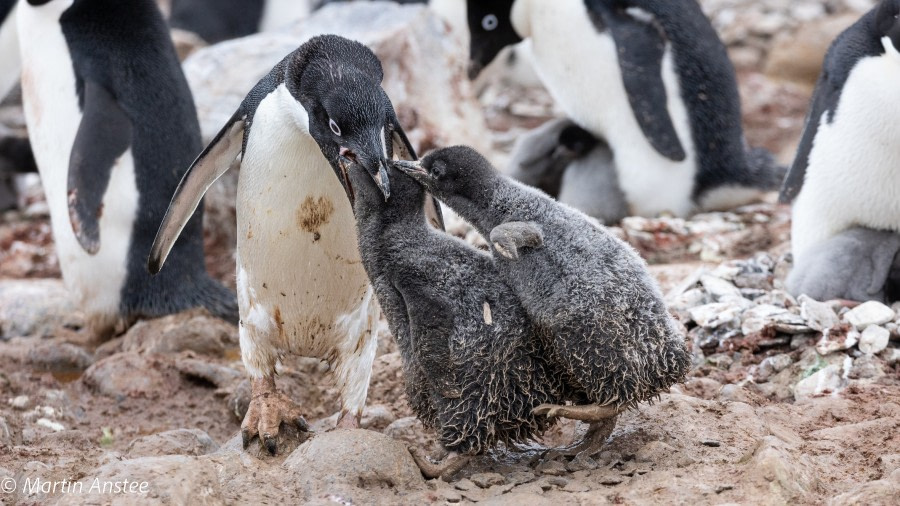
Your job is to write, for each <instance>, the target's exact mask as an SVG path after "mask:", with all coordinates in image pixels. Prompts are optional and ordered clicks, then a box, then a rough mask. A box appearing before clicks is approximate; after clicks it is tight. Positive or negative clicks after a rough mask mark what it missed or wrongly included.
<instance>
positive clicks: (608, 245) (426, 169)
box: [402, 146, 691, 455]
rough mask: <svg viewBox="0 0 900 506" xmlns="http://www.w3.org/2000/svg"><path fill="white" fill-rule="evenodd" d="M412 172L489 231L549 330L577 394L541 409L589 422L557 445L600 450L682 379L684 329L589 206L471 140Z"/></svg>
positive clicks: (502, 268)
mask: <svg viewBox="0 0 900 506" xmlns="http://www.w3.org/2000/svg"><path fill="white" fill-rule="evenodd" d="M402 166H403V167H406V169H405V170H406V172H407V173H408V174H410V175H412V176H413V177H414V178H416V179H417V180H418V181H419V182H420V183H422V184H423V186H425V189H426V190H428V191H429V192H431V193H432V194H434V195H435V196H436V197H437V198H439V199H440V200H441V201H442V202H444V203H445V204H447V205H448V206H449V207H451V208H452V209H453V210H454V211H456V212H457V213H458V214H459V215H460V216H462V217H463V218H464V219H466V220H467V221H469V222H470V223H472V225H473V226H475V228H476V229H478V231H479V232H480V233H481V234H482V235H483V236H485V237H490V243H491V244H492V251H493V253H494V259H495V260H496V267H497V271H498V273H499V275H500V279H502V280H503V281H505V282H506V283H507V284H508V285H509V286H510V287H511V288H512V289H513V291H515V293H516V294H517V295H518V297H519V299H520V300H521V301H522V305H523V306H524V307H525V310H526V311H527V312H528V315H529V317H531V319H532V320H533V321H534V322H535V324H537V325H538V326H539V327H540V328H541V329H542V330H544V331H546V332H547V334H546V335H548V342H547V345H548V348H549V350H550V356H549V358H550V360H551V361H552V362H553V363H554V364H556V365H558V366H559V367H560V368H561V369H562V371H563V372H564V381H565V382H566V384H567V385H568V386H569V387H570V388H573V389H576V390H577V391H578V392H579V394H580V396H581V399H580V400H579V401H578V402H576V403H575V405H574V406H559V405H549V406H541V407H540V408H539V409H537V410H536V413H538V414H546V415H547V416H551V417H553V416H564V417H568V418H574V419H577V420H582V421H588V422H591V426H590V429H589V430H588V433H587V434H586V435H585V438H584V440H583V441H581V442H579V443H577V444H575V445H574V446H573V447H571V448H568V449H565V450H562V451H559V452H557V454H563V455H575V454H578V453H581V452H586V453H587V455H590V454H593V453H595V452H596V451H597V450H598V449H599V448H600V446H602V444H603V442H604V441H605V440H606V438H607V437H608V436H609V434H610V433H611V432H612V429H613V427H614V423H615V418H616V416H617V414H618V413H619V412H620V411H621V410H624V409H627V408H631V407H634V406H635V405H637V404H638V403H639V402H642V401H647V400H650V399H652V398H653V397H655V396H657V395H659V393H660V392H662V391H664V390H666V389H668V388H669V387H670V386H671V385H673V384H675V383H677V382H679V381H681V380H682V379H683V378H684V376H685V374H686V373H687V372H688V369H689V367H690V364H691V356H690V353H689V352H688V350H687V348H686V347H685V344H684V338H683V336H681V334H680V333H679V332H678V330H677V329H676V326H675V324H674V321H673V319H672V317H671V316H670V315H669V313H668V311H667V309H666V306H665V303H664V302H663V298H662V294H661V293H660V291H659V287H658V286H657V285H656V282H655V281H654V280H653V278H652V277H651V276H650V274H649V272H648V270H647V266H646V264H645V263H644V261H643V260H641V258H640V257H639V256H638V255H637V253H636V252H635V251H634V250H633V249H632V248H631V247H630V246H628V245H627V244H625V243H624V242H622V241H620V240H618V239H616V238H615V237H613V236H612V235H610V234H609V233H607V232H606V231H605V229H603V228H602V227H598V226H596V225H594V224H592V223H591V222H590V219H589V218H587V217H586V216H585V215H584V214H582V213H580V212H578V211H575V210H574V209H571V208H568V207H566V206H563V205H560V204H558V203H557V202H554V201H553V200H552V199H551V198H549V197H547V196H546V195H544V194H543V193H541V192H539V191H536V190H534V189H532V188H529V187H527V186H525V185H522V184H520V183H517V182H514V181H512V180H510V179H509V178H506V177H504V176H502V175H500V174H499V173H497V172H496V170H495V169H494V168H493V167H492V166H491V165H490V163H488V161H487V160H485V159H484V158H483V157H482V156H481V155H479V154H478V153H477V152H475V151H474V150H472V149H471V148H468V147H463V146H459V147H453V148H446V149H442V150H438V151H435V152H433V153H431V154H429V155H428V156H427V157H425V158H424V159H423V160H422V162H421V163H415V164H403V165H402Z"/></svg>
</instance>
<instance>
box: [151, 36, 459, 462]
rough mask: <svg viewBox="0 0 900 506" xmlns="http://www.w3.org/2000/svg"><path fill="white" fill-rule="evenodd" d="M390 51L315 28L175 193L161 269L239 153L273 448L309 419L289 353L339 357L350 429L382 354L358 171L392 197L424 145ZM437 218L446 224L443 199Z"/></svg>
mask: <svg viewBox="0 0 900 506" xmlns="http://www.w3.org/2000/svg"><path fill="white" fill-rule="evenodd" d="M382 78H383V72H382V67H381V63H380V62H379V61H378V58H377V57H376V56H375V55H374V54H373V53H372V52H371V51H370V50H369V49H368V48H366V47H365V46H363V45H362V44H360V43H358V42H353V41H350V40H347V39H344V38H341V37H338V36H335V35H324V36H319V37H315V38H313V39H311V40H309V41H308V42H306V43H305V44H303V45H302V46H301V47H300V48H298V49H297V50H296V51H294V52H293V53H291V54H290V55H288V56H287V57H286V58H284V59H283V60H282V61H281V62H280V63H278V64H277V65H276V66H275V67H274V68H273V69H272V71H271V72H270V73H269V74H268V75H267V76H265V77H264V78H263V79H262V80H261V81H260V82H259V83H258V84H257V85H256V86H255V87H254V88H253V89H252V90H251V91H250V93H249V94H248V95H247V97H246V99H245V100H244V102H243V103H242V104H241V106H240V107H239V108H238V110H237V112H235V114H234V115H233V116H232V118H231V120H230V121H229V122H228V123H227V124H226V125H225V127H224V128H223V129H222V131H221V132H220V133H219V134H218V135H217V136H216V137H215V138H214V139H213V141H212V143H211V144H210V145H209V146H208V147H207V148H206V150H205V151H203V153H202V154H201V155H200V156H199V158H197V160H196V161H195V162H194V164H193V165H192V166H191V168H190V169H189V170H188V172H187V174H186V175H185V177H184V180H183V181H182V183H181V185H180V186H179V188H178V190H177V191H176V193H175V196H174V198H173V199H172V203H171V205H170V207H169V211H168V213H167V215H166V218H165V220H164V221H163V223H162V225H161V227H160V229H159V233H158V236H157V239H156V242H155V244H154V246H153V249H152V252H151V255H150V270H151V271H154V272H155V271H158V270H159V269H160V268H161V266H162V264H163V262H164V261H165V260H166V257H167V256H168V254H169V249H170V248H171V245H172V244H173V243H174V242H175V240H176V238H177V237H178V233H179V232H180V230H181V227H182V225H183V224H184V223H185V222H187V220H188V219H189V218H190V216H191V214H192V213H193V212H194V210H195V209H196V208H197V205H198V203H199V202H200V198H201V197H202V195H203V193H204V192H205V191H206V190H207V188H209V186H210V185H211V184H212V183H213V182H214V181H215V180H216V179H217V178H218V177H219V176H221V175H222V174H223V173H224V172H225V171H226V170H227V169H228V167H229V166H230V165H231V164H232V162H233V161H234V160H235V159H236V158H237V156H238V155H241V156H242V158H241V173H240V178H239V181H238V193H237V223H238V243H237V257H238V258H237V285H238V303H239V306H240V318H241V323H240V343H241V356H242V359H243V362H244V365H245V367H246V369H247V372H248V373H249V375H250V377H251V383H252V388H251V389H252V400H251V402H250V407H249V410H248V412H247V415H246V417H245V418H244V422H243V424H242V426H241V431H242V435H243V439H244V443H245V446H246V445H247V444H249V441H250V440H251V439H252V438H254V437H256V436H259V437H260V439H261V440H262V443H263V445H264V446H265V447H266V448H267V449H268V450H269V451H270V452H272V453H275V452H276V450H277V445H278V443H277V437H278V434H279V427H280V424H281V423H282V422H284V423H287V424H296V426H297V427H299V428H300V429H305V428H306V422H305V421H304V420H303V417H302V412H301V409H300V407H299V406H297V405H296V404H295V403H294V402H293V401H291V399H289V398H288V397H287V396H285V395H284V394H282V393H280V392H279V391H278V390H277V389H276V387H275V380H274V375H275V368H276V364H278V362H279V361H280V359H281V358H282V357H284V356H285V355H289V354H293V355H302V356H308V357H315V358H320V359H323V360H325V361H327V362H328V364H329V365H330V366H331V369H332V372H333V373H334V377H335V380H336V383H337V387H338V390H339V391H340V395H341V414H340V417H339V420H338V426H339V427H357V426H358V425H359V419H360V416H361V414H362V410H363V406H364V404H365V400H366V395H367V392H368V386H369V378H370V375H371V371H372V362H373V360H374V358H375V347H376V346H375V345H376V335H375V326H376V323H377V321H378V319H379V309H378V305H377V302H376V298H375V294H374V291H373V289H372V286H371V284H370V283H369V280H368V278H367V276H366V272H365V269H364V268H363V265H362V262H361V261H360V254H359V249H358V246H357V238H356V224H355V220H354V216H353V211H352V207H351V202H352V201H353V200H354V188H353V185H352V184H351V182H350V179H349V178H348V177H347V174H348V172H347V171H348V168H349V167H350V165H351V164H358V165H360V166H362V167H364V168H365V170H366V171H367V172H368V173H369V175H370V176H371V177H372V178H373V179H374V181H375V183H376V184H377V185H378V187H379V188H380V190H381V192H382V193H383V194H384V197H385V198H388V197H389V195H390V181H389V178H388V173H387V163H388V161H389V160H391V159H393V158H394V154H395V153H396V154H397V155H398V156H399V157H402V158H405V159H414V158H415V152H414V150H413V148H412V146H411V145H410V143H409V141H408V139H407V137H406V135H405V133H404V132H403V130H402V128H401V127H400V125H399V123H398V121H397V116H396V114H395V112H394V109H393V106H392V105H391V102H390V100H389V99H388V97H387V94H385V92H384V90H383V89H382V88H381V86H380V84H381V80H382ZM426 207H427V208H426V213H427V214H428V215H429V216H430V218H431V222H432V223H433V224H434V225H435V226H438V227H441V226H442V221H441V219H440V211H439V209H438V207H437V205H436V202H435V201H434V200H433V199H430V198H429V199H428V200H427V203H426Z"/></svg>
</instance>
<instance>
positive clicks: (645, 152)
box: [468, 0, 784, 216]
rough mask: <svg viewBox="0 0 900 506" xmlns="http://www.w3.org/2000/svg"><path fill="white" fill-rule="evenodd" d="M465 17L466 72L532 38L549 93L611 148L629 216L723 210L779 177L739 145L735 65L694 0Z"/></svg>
mask: <svg viewBox="0 0 900 506" xmlns="http://www.w3.org/2000/svg"><path fill="white" fill-rule="evenodd" d="M468 20H469V29H470V32H471V35H472V39H471V59H472V62H471V64H472V71H473V72H472V73H473V74H477V72H478V71H479V70H480V69H481V68H483V67H484V66H485V65H487V64H488V63H490V62H491V61H492V60H493V59H494V58H495V56H496V55H497V54H498V52H499V51H500V50H501V49H502V48H504V47H505V46H508V45H510V44H514V43H516V42H517V41H519V40H522V39H526V38H530V39H531V41H532V46H531V47H532V52H533V57H534V63H535V67H536V70H537V72H538V74H539V75H540V77H541V79H542V80H543V82H544V84H545V86H546V87H547V89H548V90H549V91H550V93H551V95H553V97H554V99H555V100H556V101H557V103H558V104H559V105H560V107H561V108H562V109H563V110H564V111H565V113H566V115H567V116H568V117H569V118H571V119H572V120H573V121H574V122H575V123H577V124H578V125H579V126H581V127H582V128H584V129H586V130H587V131H589V132H591V133H592V134H593V135H594V136H596V137H598V138H600V139H604V140H605V141H606V142H607V143H608V144H609V146H610V147H611V149H612V151H613V153H614V155H615V165H616V170H617V172H618V179H619V184H620V185H621V189H622V191H623V193H624V194H625V197H626V199H627V201H628V204H629V207H630V209H631V212H632V213H633V214H636V215H641V216H654V215H657V214H659V213H663V212H670V213H673V214H675V215H677V216H687V215H689V214H691V213H693V212H696V211H698V210H718V209H725V208H733V207H736V206H739V205H742V204H745V203H748V202H751V201H753V200H756V199H758V198H759V197H760V196H761V195H762V194H763V193H764V192H766V191H770V190H777V188H778V186H779V185H780V183H781V178H782V176H783V172H784V171H783V169H782V168H781V167H778V166H777V165H776V164H775V163H774V160H773V159H772V157H771V156H759V153H758V152H756V153H752V154H749V155H748V153H747V152H746V149H745V145H744V139H743V133H742V128H741V110H740V98H739V96H738V88H737V79H736V77H735V71H734V67H733V66H732V64H731V62H730V60H729V59H728V54H727V52H726V50H725V46H724V44H722V42H721V40H719V38H718V35H717V34H716V32H715V30H714V29H713V27H712V25H710V23H709V20H708V19H707V18H706V16H705V15H704V14H703V12H702V10H701V9H700V6H699V5H698V4H697V2H696V1H695V0H558V1H554V2H546V1H542V0H488V1H484V0H469V1H468ZM572 69H578V70H579V71H578V72H572Z"/></svg>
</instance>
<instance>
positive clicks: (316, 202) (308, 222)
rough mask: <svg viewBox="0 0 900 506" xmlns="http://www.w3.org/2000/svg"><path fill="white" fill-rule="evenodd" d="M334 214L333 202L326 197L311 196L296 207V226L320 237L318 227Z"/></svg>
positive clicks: (323, 224)
mask: <svg viewBox="0 0 900 506" xmlns="http://www.w3.org/2000/svg"><path fill="white" fill-rule="evenodd" d="M333 214H334V204H333V203H332V202H331V200H329V199H328V198H326V197H319V198H318V199H314V198H313V197H312V196H309V197H306V200H304V201H303V203H302V204H300V208H299V209H297V226H299V227H300V229H301V230H303V231H304V232H309V233H310V234H313V235H314V236H315V237H316V238H317V239H318V238H319V237H321V234H320V229H321V228H322V227H323V226H325V225H326V224H327V223H328V220H330V219H331V215H333Z"/></svg>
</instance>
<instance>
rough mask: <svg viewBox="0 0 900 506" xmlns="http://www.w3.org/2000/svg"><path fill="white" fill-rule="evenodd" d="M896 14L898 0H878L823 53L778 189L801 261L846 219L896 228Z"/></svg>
mask: <svg viewBox="0 0 900 506" xmlns="http://www.w3.org/2000/svg"><path fill="white" fill-rule="evenodd" d="M898 16H900V0H882V2H881V3H879V4H878V5H877V6H876V7H875V8H874V9H872V10H871V11H869V12H868V13H867V14H866V15H864V16H863V17H862V19H860V20H859V21H858V22H857V23H856V24H854V25H853V26H851V27H850V28H848V29H847V30H846V31H845V32H844V33H842V34H841V35H840V36H839V37H838V38H837V40H835V42H834V43H833V44H832V46H831V48H830V49H829V51H828V54H827V55H826V57H825V63H824V67H823V69H822V74H821V76H820V77H819V82H818V84H817V86H816V90H815V93H814V94H813V99H812V103H811V106H810V112H809V116H808V117H807V120H806V129H805V131H804V132H803V137H802V139H801V141H800V146H799V148H798V151H797V157H796V159H795V161H794V164H793V166H792V167H791V170H790V172H789V174H788V177H787V179H786V180H785V183H784V188H783V189H782V193H781V199H782V202H791V201H793V224H792V229H791V236H792V237H791V240H792V249H793V254H794V265H796V266H800V267H801V268H804V269H805V268H807V267H805V266H804V265H803V264H804V263H806V262H807V259H808V258H809V257H810V256H811V255H814V253H815V251H816V250H817V249H818V248H820V247H822V244H823V242H824V241H826V240H828V239H829V238H831V237H833V236H835V235H836V234H838V233H839V232H841V231H843V230H846V229H849V228H851V227H855V226H860V227H867V228H871V229H876V230H889V231H893V232H900V178H898V177H897V173H896V170H897V168H898V167H900V140H898V139H900V124H898V122H897V118H898V117H900V116H898V115H900V88H897V86H896V83H897V82H898V79H900V20H898ZM895 108H896V109H897V111H896V112H897V114H895V111H894V109H895ZM847 260H848V262H851V263H852V262H854V261H855V260H854V259H852V258H848V259H847Z"/></svg>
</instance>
